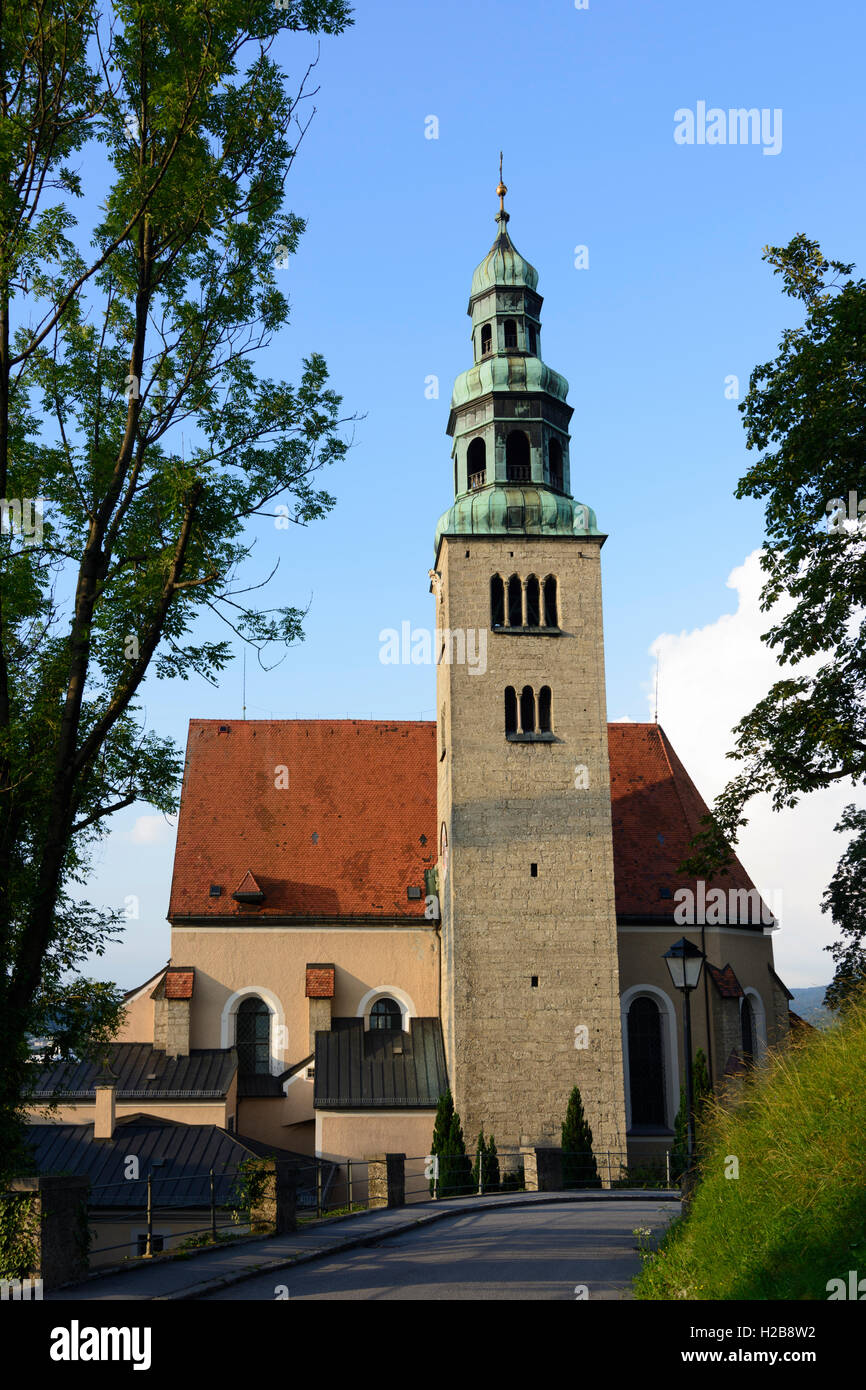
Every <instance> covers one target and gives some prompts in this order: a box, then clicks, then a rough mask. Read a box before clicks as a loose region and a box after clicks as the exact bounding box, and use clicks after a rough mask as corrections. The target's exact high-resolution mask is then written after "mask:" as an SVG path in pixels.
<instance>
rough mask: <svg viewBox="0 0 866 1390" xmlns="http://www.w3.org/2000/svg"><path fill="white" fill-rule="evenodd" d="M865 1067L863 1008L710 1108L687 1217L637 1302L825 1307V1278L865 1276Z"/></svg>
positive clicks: (652, 1265)
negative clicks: (730, 1101) (736, 1097)
mask: <svg viewBox="0 0 866 1390" xmlns="http://www.w3.org/2000/svg"><path fill="white" fill-rule="evenodd" d="M864 1070H866V1008H864V1007H863V1006H862V1005H860V1006H852V1007H851V1008H850V1009H849V1010H848V1011H847V1013H846V1015H845V1016H844V1017H843V1019H842V1020H841V1022H840V1023H839V1025H838V1026H837V1027H835V1028H831V1029H827V1030H826V1031H825V1032H821V1033H813V1034H811V1035H810V1036H809V1038H808V1041H806V1042H803V1043H800V1044H796V1045H793V1046H790V1047H788V1048H786V1049H785V1050H784V1051H782V1052H779V1053H777V1054H776V1055H775V1056H771V1058H770V1062H769V1066H768V1068H767V1069H766V1071H765V1070H764V1069H763V1068H761V1069H759V1070H758V1071H756V1073H755V1074H754V1077H753V1081H752V1084H751V1085H750V1086H749V1087H748V1088H747V1089H746V1091H745V1092H744V1093H743V1096H742V1099H741V1100H740V1101H739V1103H738V1104H736V1105H733V1106H730V1105H729V1106H726V1107H723V1106H720V1105H718V1104H716V1103H714V1102H710V1103H708V1111H709V1118H710V1127H709V1128H708V1131H707V1137H706V1144H705V1150H704V1155H703V1164H702V1178H701V1183H700V1185H699V1186H698V1187H697V1189H696V1191H695V1194H694V1198H693V1202H692V1206H691V1210H690V1214H689V1215H688V1217H687V1218H685V1219H681V1220H679V1221H677V1222H675V1223H674V1225H673V1226H672V1227H671V1228H670V1230H669V1231H668V1233H667V1235H666V1236H665V1239H664V1240H663V1242H662V1244H661V1247H660V1249H659V1252H658V1254H657V1255H656V1257H655V1258H654V1259H652V1260H651V1261H648V1262H647V1264H646V1265H645V1267H644V1269H643V1271H642V1272H641V1274H640V1275H639V1276H638V1278H637V1280H636V1285H635V1288H636V1294H637V1297H638V1298H648V1299H676V1300H680V1299H733V1300H751V1299H756V1300H757V1299H760V1300H780V1301H781V1300H786V1299H826V1298H827V1292H828V1290H827V1284H828V1281H829V1280H830V1279H836V1278H842V1279H845V1280H846V1281H847V1276H848V1271H849V1270H851V1269H855V1270H858V1271H859V1272H860V1275H861V1276H862V1274H863V1271H864V1270H866V1186H864V1183H863V1173H864V1171H866V1089H864V1087H863V1074H864ZM732 1159H736V1160H737V1163H738V1165H739V1176H738V1177H735V1176H733V1173H734V1171H735V1170H734V1168H733V1164H732Z"/></svg>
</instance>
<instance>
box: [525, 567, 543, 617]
mask: <svg viewBox="0 0 866 1390" xmlns="http://www.w3.org/2000/svg"><path fill="white" fill-rule="evenodd" d="M540 625H541V590H540V588H539V585H538V580H537V579H536V577H535V575H534V574H531V575H530V576H529V578H528V579H527V581H526V626H527V627H540Z"/></svg>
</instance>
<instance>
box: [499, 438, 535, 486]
mask: <svg viewBox="0 0 866 1390" xmlns="http://www.w3.org/2000/svg"><path fill="white" fill-rule="evenodd" d="M530 474H531V469H530V458H529V440H528V439H527V437H526V435H525V434H524V433H523V430H512V431H511V433H510V434H509V436H508V438H507V439H506V441H505V477H506V480H507V481H508V482H509V483H528V482H529V479H530Z"/></svg>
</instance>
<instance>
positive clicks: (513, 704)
mask: <svg viewBox="0 0 866 1390" xmlns="http://www.w3.org/2000/svg"><path fill="white" fill-rule="evenodd" d="M505 732H506V733H507V734H516V733H517V695H516V693H515V690H514V686H513V685H509V686H507V687H506V690H505Z"/></svg>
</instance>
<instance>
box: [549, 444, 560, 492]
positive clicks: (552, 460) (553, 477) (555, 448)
mask: <svg viewBox="0 0 866 1390" xmlns="http://www.w3.org/2000/svg"><path fill="white" fill-rule="evenodd" d="M547 458H548V462H549V464H550V486H551V487H558V488H560V490H561V488H562V445H561V444H560V442H559V440H558V439H551V441H550V443H549V444H548V446H547Z"/></svg>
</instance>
